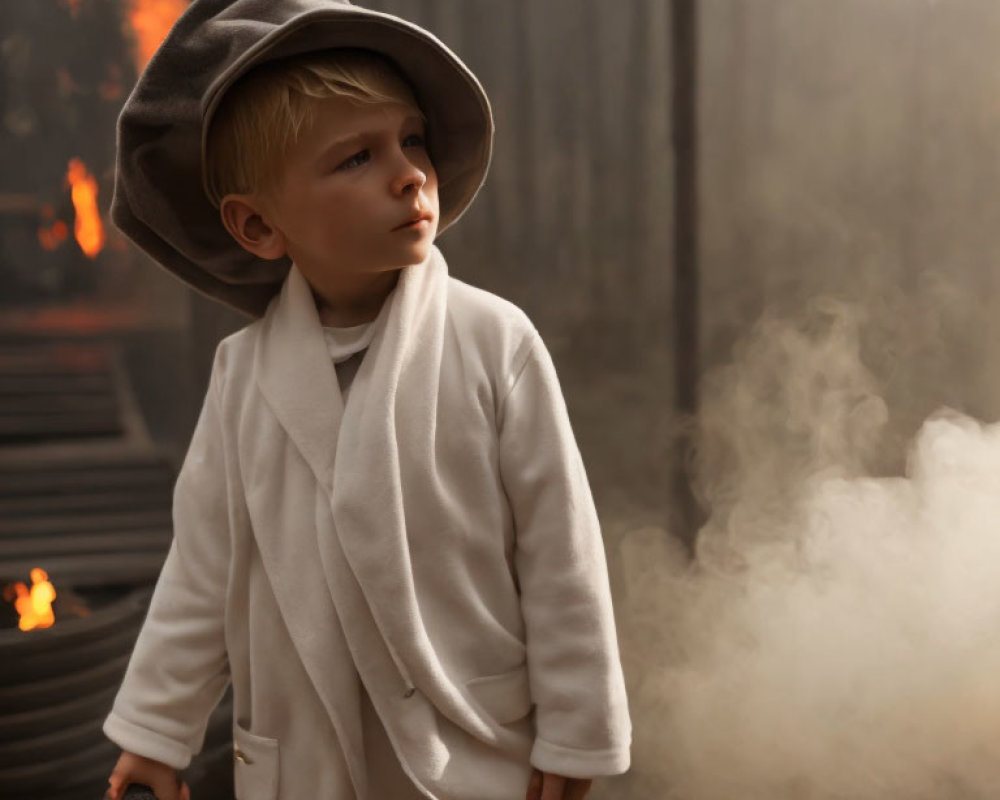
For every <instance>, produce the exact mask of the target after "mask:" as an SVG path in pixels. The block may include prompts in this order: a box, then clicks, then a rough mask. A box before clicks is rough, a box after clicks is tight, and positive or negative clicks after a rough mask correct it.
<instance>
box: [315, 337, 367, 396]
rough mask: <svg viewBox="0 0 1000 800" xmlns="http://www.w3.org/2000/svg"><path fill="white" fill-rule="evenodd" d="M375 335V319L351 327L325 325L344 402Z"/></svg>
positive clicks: (327, 344) (328, 345) (328, 344)
mask: <svg viewBox="0 0 1000 800" xmlns="http://www.w3.org/2000/svg"><path fill="white" fill-rule="evenodd" d="M374 335H375V323H374V321H373V322H365V323H362V324H361V325H352V326H351V327H349V328H334V327H329V326H326V325H324V326H323V338H324V339H326V347H327V351H328V352H329V353H330V358H331V359H332V360H333V364H334V367H335V368H336V370H337V382H338V383H339V384H340V393H341V395H342V396H343V398H344V402H347V393H348V391H349V390H350V388H351V383H352V382H353V381H354V376H355V374H356V373H357V371H358V367H359V366H361V359H362V358H364V354H365V350H367V349H368V345H369V344H371V341H372V337H373V336H374Z"/></svg>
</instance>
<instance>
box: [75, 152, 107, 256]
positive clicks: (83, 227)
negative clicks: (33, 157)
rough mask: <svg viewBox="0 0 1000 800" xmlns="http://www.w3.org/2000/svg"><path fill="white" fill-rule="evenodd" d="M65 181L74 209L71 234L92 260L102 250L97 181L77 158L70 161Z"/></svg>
mask: <svg viewBox="0 0 1000 800" xmlns="http://www.w3.org/2000/svg"><path fill="white" fill-rule="evenodd" d="M66 180H67V181H69V185H70V187H71V188H72V192H73V207H74V208H75V209H76V224H75V225H74V226H73V233H74V234H75V235H76V240H77V242H79V243H80V249H81V250H83V252H84V254H85V255H86V256H87V257H88V258H94V257H95V256H96V255H97V254H98V253H100V252H101V250H102V249H103V248H104V224H103V223H102V222H101V214H100V212H99V211H98V210H97V181H96V180H95V179H94V176H93V175H91V174H90V173H89V172H87V167H86V166H85V165H84V163H83V162H82V161H81V160H80V159H78V158H73V159H70V162H69V171H68V172H67V173H66Z"/></svg>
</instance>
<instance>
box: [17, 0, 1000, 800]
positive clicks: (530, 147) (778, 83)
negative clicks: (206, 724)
mask: <svg viewBox="0 0 1000 800" xmlns="http://www.w3.org/2000/svg"><path fill="white" fill-rule="evenodd" d="M366 5H368V6H369V7H372V8H376V9H379V10H384V11H387V12H390V13H393V14H397V15H399V16H402V17H405V18H407V19H410V20H412V21H414V22H416V23H418V24H420V25H423V26H425V27H427V28H429V29H430V30H431V31H433V32H435V33H436V34H437V35H438V36H439V37H440V38H441V39H443V40H444V41H445V42H446V43H447V44H448V45H449V46H450V47H451V48H452V49H453V50H454V51H455V52H456V53H457V54H458V55H459V56H460V57H461V58H463V59H464V60H465V61H466V63H468V64H469V66H470V67H471V68H472V69H473V71H474V72H476V74H477V75H478V76H479V78H480V80H481V81H482V82H483V84H484V85H485V87H486V90H487V92H488V94H489V95H490V98H491V101H492V103H493V107H494V113H495V116H496V121H497V136H496V149H495V156H494V160H493V165H492V168H491V172H490V176H489V178H488V180H487V183H486V186H485V187H484V189H483V191H482V193H481V195H480V196H479V198H478V199H477V201H476V203H475V204H474V205H473V207H472V208H471V210H470V211H469V212H468V213H467V214H466V216H465V217H464V218H463V220H462V222H461V223H460V224H459V225H457V226H456V227H455V228H454V229H452V230H450V231H448V232H447V233H446V234H445V235H444V236H443V237H442V238H441V240H440V241H439V245H440V246H441V248H442V249H443V250H444V252H445V254H446V256H447V258H448V261H449V264H450V267H451V270H452V274H454V275H456V276H457V277H459V278H461V279H463V280H466V281H468V282H470V283H472V284H475V285H477V286H480V287H482V288H485V289H488V290H490V291H492V292H495V293H497V294H499V295H501V296H503V297H505V298H508V299H509V300H511V301H513V302H514V303H516V304H517V305H519V306H520V307H522V308H523V309H524V310H525V311H526V312H527V313H528V315H529V316H530V317H531V318H532V320H533V321H534V322H535V324H536V325H537V327H538V328H539V330H540V331H541V333H542V335H543V338H544V339H545V341H546V343H547V344H548V346H549V348H550V350H551V352H552V354H553V358H554V360H555V362H556V366H557V368H558V370H559V374H560V378H561V380H562V382H563V388H564V391H565V394H566V399H567V403H568V406H569V410H570V415H571V418H572V422H573V425H574V430H575V432H576V434H577V438H578V441H579V444H580V448H581V451H582V453H583V456H584V461H585V463H586V465H587V469H588V474H589V476H590V479H591V483H592V488H593V490H594V495H595V499H596V501H597V506H598V510H599V512H600V515H601V518H602V522H603V525H604V530H605V544H606V550H607V553H608V560H609V567H610V570H611V575H612V584H613V591H614V594H615V598H616V612H617V614H618V620H619V627H620V631H619V633H620V639H621V643H622V650H623V659H624V662H625V667H626V673H627V676H628V679H629V682H630V687H632V688H635V687H637V686H638V685H639V683H640V682H641V680H642V677H643V675H642V671H643V669H645V666H644V665H646V664H647V663H648V658H649V657H650V652H649V651H648V650H647V649H645V648H646V646H647V644H648V636H649V632H650V631H649V629H648V628H646V627H643V626H642V625H639V624H633V620H632V615H633V612H634V611H636V609H639V608H640V607H641V606H642V605H643V604H644V599H645V597H646V596H645V595H642V594H638V593H636V591H635V590H634V589H633V590H632V594H631V595H630V585H632V584H633V580H632V577H633V574H632V573H631V572H630V569H636V568H638V566H639V565H637V564H636V562H635V559H636V554H635V552H634V551H632V550H630V545H629V541H630V536H632V535H633V534H636V533H637V532H638V533H639V534H641V535H642V536H650V535H652V536H654V537H656V538H657V539H659V540H662V541H664V542H669V543H670V545H669V546H670V547H673V546H674V545H676V546H677V552H680V553H690V552H691V551H692V549H693V548H694V547H695V542H696V537H697V532H698V530H699V528H700V527H701V526H702V524H703V523H704V522H705V520H706V518H707V516H708V515H709V513H710V509H709V505H708V503H707V502H706V489H705V486H704V485H703V483H702V482H701V480H700V478H699V476H698V468H697V465H696V459H695V456H694V454H695V453H697V452H698V450H697V448H696V447H695V445H696V444H697V438H696V434H697V430H698V420H699V416H698V414H699V410H700V409H703V408H704V407H705V404H706V399H707V400H708V401H711V399H712V398H711V396H710V395H706V392H712V391H714V390H715V388H713V387H716V388H717V384H713V383H711V382H709V381H706V378H707V377H708V376H710V375H712V374H714V372H713V371H714V370H716V369H718V368H722V367H724V366H725V365H727V364H729V363H730V362H731V361H732V360H733V359H734V358H736V359H738V358H739V357H740V354H741V352H742V351H741V347H742V346H743V345H742V343H744V342H745V341H747V339H748V337H749V336H750V335H751V332H752V331H753V330H755V327H754V326H755V324H757V323H758V321H759V320H760V319H761V318H762V316H766V315H768V314H772V315H774V314H776V315H782V316H792V317H794V316H796V315H802V314H803V313H804V312H805V311H807V310H809V309H811V308H813V307H814V304H815V302H816V299H817V298H820V297H826V298H837V299H838V301H842V302H844V303H847V304H848V305H849V307H851V308H853V309H859V310H860V311H859V313H860V314H861V316H862V317H863V321H864V323H863V325H862V327H861V333H860V334H859V337H860V344H859V348H860V349H859V352H860V353H861V355H862V356H863V358H864V361H865V365H866V367H867V368H868V369H869V370H870V371H871V374H872V375H873V376H874V378H873V380H874V381H875V382H876V383H877V392H878V395H879V396H880V397H881V398H883V399H884V401H885V403H886V405H887V407H889V408H891V409H892V411H893V413H892V419H891V423H890V424H889V425H888V428H887V439H886V444H885V446H884V447H883V448H882V449H880V450H879V451H878V452H877V453H876V454H874V455H873V456H872V458H871V460H870V462H871V463H870V466H871V469H872V470H873V471H874V472H875V473H877V474H892V473H893V472H894V471H899V470H900V469H901V468H902V465H903V462H904V461H905V458H906V452H907V446H906V443H907V442H908V441H909V440H910V437H912V435H913V434H914V432H915V431H916V430H917V429H918V428H919V427H920V425H921V422H922V421H923V420H924V419H925V418H926V416H927V415H928V414H929V413H931V412H932V411H934V410H935V409H936V408H938V407H940V406H943V405H947V406H949V407H951V408H954V409H958V410H961V411H964V412H966V413H968V414H970V415H972V416H975V417H978V418H979V419H982V420H985V421H993V420H996V419H997V418H998V417H1000V368H998V367H997V366H996V364H997V361H998V356H1000V286H998V280H1000V278H998V270H997V269H996V268H995V264H996V263H997V261H998V258H997V257H998V255H1000V202H998V197H997V188H996V187H997V185H998V184H997V181H998V178H1000V57H998V56H997V55H996V54H997V52H998V50H997V46H996V42H997V41H998V40H1000V4H997V3H996V2H994V0H940V1H939V0H753V1H752V2H750V0H620V1H619V2H613V3H609V2H601V1H600V0H508V2H496V1H495V0H461V2H460V1H459V0H376V1H375V2H369V3H367V4H366ZM185 7H186V3H185V2H184V0H145V1H144V0H6V2H4V3H2V4H0V584H6V585H7V586H8V589H7V591H6V595H7V600H8V601H9V602H8V603H7V605H8V606H9V607H10V609H9V611H10V613H8V614H7V617H9V619H8V620H7V621H8V625H7V628H6V629H5V628H4V627H3V626H2V625H0V676H2V677H3V681H0V719H3V720H4V721H3V723H2V724H0V797H36V796H37V797H46V798H49V799H50V800H53V799H54V798H57V797H66V798H77V797H79V798H81V800H82V798H84V797H96V796H97V795H96V794H94V791H95V790H96V791H97V792H100V791H101V790H102V786H103V777H101V776H103V775H104V774H106V772H107V769H108V768H109V767H110V764H111V763H113V760H114V756H115V753H114V751H113V749H111V748H108V747H107V746H106V745H105V744H103V743H102V742H100V733H99V721H100V719H102V718H103V714H104V713H106V711H107V708H108V707H109V705H110V698H111V697H112V696H113V692H114V687H115V686H116V683H117V681H118V680H119V679H120V675H121V670H122V669H123V667H124V663H125V659H126V658H127V654H128V652H129V649H130V647H131V639H130V638H129V636H127V635H125V634H124V633H122V631H126V630H127V631H128V632H131V633H130V635H131V637H132V638H134V631H135V629H136V626H137V625H138V622H139V620H140V619H141V614H142V608H143V602H144V597H145V596H144V592H145V591H146V590H147V589H148V586H149V584H150V582H151V581H152V580H153V579H154V578H155V575H156V572H157V570H158V567H159V563H160V561H161V560H162V556H163V553H164V552H165V547H166V546H167V544H168V542H169V536H170V523H169V501H170V487H171V485H172V480H173V475H174V474H175V473H176V470H177V468H178V466H179V464H180V461H181V459H182V458H183V455H184V452H185V450H186V447H187V443H188V440H189V438H190V435H191V431H192V430H193V426H194V422H195V420H196V417H197V414H198V411H199V408H200V405H201V400H202V397H203V394H204V391H205V387H206V385H207V380H208V371H209V368H210V364H211V359H212V355H213V352H214V349H215V346H216V344H217V343H218V341H219V340H220V339H221V338H222V337H223V336H225V335H227V334H229V333H231V332H233V331H235V330H237V329H239V328H240V327H242V326H243V325H245V324H246V323H247V322H248V321H249V320H248V319H246V318H244V317H242V316H241V315H239V314H237V313H236V312H233V311H230V310H228V309H225V308H223V307H222V306H219V305H217V304H214V303H213V302H211V301H208V300H207V299H205V298H203V297H201V296H199V295H197V294H196V293H194V292H193V291H191V290H189V289H187V288H186V287H184V286H183V285H182V284H181V283H180V282H178V281H176V280H175V279H174V278H172V277H170V276H169V275H167V274H166V273H165V272H164V271H163V270H162V269H161V268H159V267H158V266H157V265H156V264H155V263H153V262H151V261H150V260H149V259H148V258H147V257H146V256H145V255H144V254H142V253H141V252H140V251H139V250H137V249H136V248H134V247H133V246H132V245H131V244H130V243H128V242H126V241H125V240H124V239H123V237H122V236H121V235H120V234H118V233H117V232H116V231H115V230H114V229H113V228H112V227H111V226H110V222H109V219H108V213H107V212H108V206H109V203H110V197H111V187H112V183H113V174H114V173H113V171H114V155H115V119H116V117H117V114H118V111H119V110H120V108H121V106H122V103H123V102H124V100H125V98H126V97H127V95H128V93H129V92H130V90H131V87H132V85H133V83H134V81H135V78H136V75H137V73H138V71H139V70H141V68H142V66H143V65H144V64H145V62H146V60H148V58H149V56H150V54H151V53H152V52H153V50H154V49H155V47H156V46H157V44H158V43H159V41H160V40H161V39H162V36H163V35H164V33H165V32H166V30H167V29H168V28H169V26H170V25H171V24H172V22H173V20H174V19H176V16H177V15H178V14H180V13H181V12H182V11H183V10H184V8H185ZM775 380H777V381H779V382H780V380H781V377H780V374H778V375H777V376H776V377H775ZM769 396H771V395H768V394H767V393H766V392H764V394H763V395H762V397H763V398H764V399H763V401H762V402H765V403H766V402H767V398H768V397H769ZM773 396H774V397H777V394H775V395H773ZM733 408H735V409H736V411H733V412H732V413H736V414H738V413H739V406H738V405H737V406H734V407H733ZM702 477H703V476H702ZM630 553H631V555H630ZM630 559H631V560H630ZM630 565H631V566H630ZM32 567H41V568H44V569H45V570H46V571H47V573H48V577H49V578H50V579H51V582H52V583H53V584H54V585H55V589H56V592H57V593H59V594H60V597H62V600H57V608H56V614H55V616H56V624H55V625H53V626H52V627H50V628H45V629H42V630H35V631H29V632H24V631H20V630H18V629H17V624H18V616H17V614H16V613H14V611H13V608H14V604H15V602H16V600H17V598H18V596H19V591H18V589H17V588H16V583H17V582H21V584H22V589H21V591H20V593H21V594H24V592H25V591H30V589H29V586H30V584H31V581H32V580H33V579H32V578H30V577H29V572H30V570H31V568H32ZM35 577H36V578H37V580H35V581H34V583H35V584H36V585H41V584H44V580H43V579H41V578H40V577H39V576H35ZM644 591H646V590H644ZM653 591H655V587H654V589H653ZM60 603H61V605H60ZM636 613H638V612H637V611H636ZM62 616H64V617H65V622H64V626H63V628H62V631H61V630H60V624H59V620H60V618H61V617H62ZM3 619H6V618H3ZM661 633H662V636H663V637H664V638H669V636H670V633H669V631H661ZM4 669H6V670H8V672H6V673H4V672H3V670H4ZM638 696H639V695H638V694H636V695H635V696H633V703H635V702H636V700H635V698H636V697H638ZM225 710H226V709H225V706H223V708H222V709H221V710H220V714H219V715H217V719H216V722H215V723H214V727H213V728H211V729H210V736H209V745H210V746H209V747H208V749H207V751H206V754H205V756H203V757H202V758H201V759H200V760H199V761H198V762H196V765H195V766H194V767H193V768H192V773H191V779H192V781H193V782H194V783H195V784H198V782H201V785H203V786H204V787H206V788H205V789H204V790H203V793H202V795H201V797H220V798H224V797H226V796H227V792H230V791H231V789H230V788H227V785H226V781H227V779H228V769H229V750H228V744H227V741H228V740H227V736H228V732H227V722H226V719H225ZM633 711H634V721H635V724H636V740H637V747H636V751H635V763H634V766H633V768H632V770H631V771H630V773H629V774H627V775H625V776H620V777H616V778H613V779H608V780H603V781H598V782H597V783H596V784H595V787H594V789H593V791H592V793H591V796H592V797H594V798H595V800H612V798H614V799H615V800H617V799H618V798H633V797H634V798H640V797H650V796H653V795H652V794H651V793H650V792H651V791H652V789H650V787H651V786H655V787H656V791H657V792H659V791H660V787H661V786H662V785H663V784H661V783H656V782H651V781H652V778H651V776H654V775H658V770H660V769H661V768H662V767H661V765H660V764H658V763H657V759H658V754H659V753H661V752H664V751H666V749H668V748H669V747H670V741H669V740H668V739H667V738H665V737H666V735H665V734H663V735H661V731H660V729H659V727H658V717H657V713H659V712H656V713H653V712H649V711H647V710H644V709H643V708H639V707H637V706H635V705H634V706H633ZM213 748H214V749H213ZM57 766H58V769H56V767H57ZM67 776H69V777H67ZM57 778H58V780H57ZM657 780H659V778H657ZM664 780H665V781H666V783H667V784H669V776H667V777H666V778H665V779H664ZM95 787H96V789H95ZM664 791H665V790H664Z"/></svg>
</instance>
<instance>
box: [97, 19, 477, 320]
mask: <svg viewBox="0 0 1000 800" xmlns="http://www.w3.org/2000/svg"><path fill="white" fill-rule="evenodd" d="M336 47H350V48H359V49H365V50H371V51H374V52H376V53H379V54H381V55H383V56H385V57H387V58H389V59H390V60H391V61H392V62H393V63H395V65H396V66H397V67H398V68H399V69H400V71H401V72H402V73H403V74H404V75H405V76H406V77H407V79H408V80H409V82H410V84H411V85H412V86H413V89H414V92H415V94H416V98H417V102H418V103H419V104H420V107H421V110H422V111H423V112H424V115H425V116H426V117H427V139H428V147H429V150H430V155H431V159H432V161H433V162H434V167H435V170H436V171H437V175H438V193H439V199H440V214H441V218H440V223H439V228H438V230H439V232H440V231H443V230H444V229H445V228H447V227H448V226H449V225H451V224H452V223H453V222H455V220H457V219H458V218H459V217H460V216H461V215H462V213H463V212H464V211H465V209H466V208H468V207H469V204H470V203H471V202H472V200H473V198H474V197H475V196H476V193H477V192H478V191H479V188H480V187H481V186H482V184H483V181H484V180H485V178H486V171H487V169H488V168H489V163H490V157H491V154H492V149H493V116H492V113H491V111H490V104H489V100H488V99H487V97H486V93H485V91H483V87H482V86H481V85H480V83H479V81H478V80H476V77H475V75H473V74H472V72H471V71H470V70H469V69H468V67H466V66H465V64H463V63H462V61H461V60H460V59H459V58H458V56H456V55H455V54H454V53H452V52H451V51H450V50H449V49H448V48H447V47H446V46H445V45H444V44H442V43H441V42H440V41H439V40H438V39H436V38H435V37H434V36H433V35H431V34H430V33H428V32H427V31H425V30H424V29H423V28H420V27H418V26H417V25H414V24H412V23H410V22H407V21H405V20H402V19H399V18H398V17H394V16H391V15H388V14H383V13H380V12H377V11H371V10H369V9H364V8H359V7H357V6H353V5H351V4H350V3H349V2H347V0H195V2H193V3H192V4H191V6H190V7H189V8H188V9H187V11H185V12H184V14H183V15H182V16H181V18H180V19H179V20H178V21H177V23H176V24H175V25H174V27H173V29H172V30H171V31H170V33H169V34H168V35H167V37H166V39H165V40H164V41H163V44H162V45H161V46H160V49H159V50H158V51H157V52H156V54H155V55H154V56H153V58H152V60H151V61H150V62H149V64H148V66H147V67H146V69H145V70H144V71H143V73H142V75H141V76H140V77H139V80H138V82H137V83H136V86H135V89H133V91H132V94H131V95H130V96H129V98H128V100H127V101H126V102H125V106H124V108H123V109H122V112H121V115H120V116H119V118H118V158H117V165H116V173H115V188H114V197H113V198H112V200H111V218H112V220H113V221H114V223H115V225H117V226H118V228H119V229H120V230H121V231H122V232H123V233H124V234H125V235H126V236H128V237H129V238H130V239H132V240H133V241H134V242H135V243H136V244H137V245H139V247H141V248H142V249H143V250H145V251H146V252H147V253H149V255H151V256H152V257H153V258H154V259H156V260H157V261H158V262H159V263H160V264H161V265H163V266H164V267H165V268H166V269H168V270H169V271H171V272H172V273H174V274H175V275H176V276H177V277H179V278H180V279H181V280H183V281H184V282H185V283H187V284H189V285H191V286H193V287H194V288H195V289H197V290H198V291H200V292H202V293H203V294H206V295H208V296H209V297H212V298H213V299H215V300H218V301H220V302H222V303H225V304H226V305H228V306H232V307H233V308H236V309H238V310H240V311H243V312H245V313H247V314H249V315H251V316H261V315H262V314H263V313H264V311H265V309H266V308H267V304H268V302H269V301H270V300H271V298H272V297H273V296H274V295H275V294H276V293H277V292H278V290H279V289H280V288H281V284H282V282H283V281H284V279H285V275H286V274H287V273H288V269H289V266H290V262H289V261H288V260H287V259H281V260H276V261H264V260H262V259H260V258H258V257H256V256H254V255H252V254H251V253H248V252H247V251H246V250H244V249H243V248H242V247H240V246H239V245H238V244H236V242H235V241H234V240H233V238H232V237H231V236H230V235H229V233H228V232H227V231H226V229H225V227H224V226H223V225H222V221H221V219H220V217H219V211H218V210H217V208H216V207H215V206H214V205H213V204H212V202H211V201H210V199H209V193H208V189H207V183H206V178H205V170H204V152H205V137H206V133H207V130H208V125H209V122H210V121H211V118H212V115H213V113H214V112H215V109H216V108H217V107H218V105H219V101H220V100H221V98H222V96H223V94H224V93H225V92H226V90H227V89H229V88H230V87H231V86H232V85H233V83H235V82H236V80H237V79H239V78H240V76H242V75H244V74H245V73H246V72H247V71H248V70H250V69H251V68H253V67H255V66H258V65H260V64H263V63H265V62H268V61H272V60H275V59H279V58H286V57H288V56H292V55H298V54H300V53H307V52H313V51H318V50H327V49H331V48H336Z"/></svg>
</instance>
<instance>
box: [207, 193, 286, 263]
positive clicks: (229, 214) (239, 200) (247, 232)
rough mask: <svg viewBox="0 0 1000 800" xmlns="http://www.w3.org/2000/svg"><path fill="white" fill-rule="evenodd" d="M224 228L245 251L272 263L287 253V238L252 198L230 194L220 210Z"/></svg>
mask: <svg viewBox="0 0 1000 800" xmlns="http://www.w3.org/2000/svg"><path fill="white" fill-rule="evenodd" d="M219 213H220V214H221V216H222V224H223V225H225V226H226V230H227V231H229V235H230V236H232V237H233V238H234V239H235V240H236V242H237V243H238V244H239V245H240V247H242V248H243V249H244V250H246V251H248V252H250V253H253V254H254V255H255V256H258V257H259V258H263V259H265V260H268V261H270V260H273V259H276V258H281V257H282V256H284V255H285V254H286V253H287V252H288V248H287V247H286V245H285V237H284V235H283V234H282V233H281V231H280V230H278V229H277V228H276V227H274V226H273V225H272V224H271V223H270V222H269V220H268V216H269V215H267V214H266V212H265V211H264V208H263V205H262V204H261V202H260V200H259V199H258V198H257V197H256V196H254V195H249V194H227V195H226V196H225V197H223V198H222V203H221V204H220V206H219Z"/></svg>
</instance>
